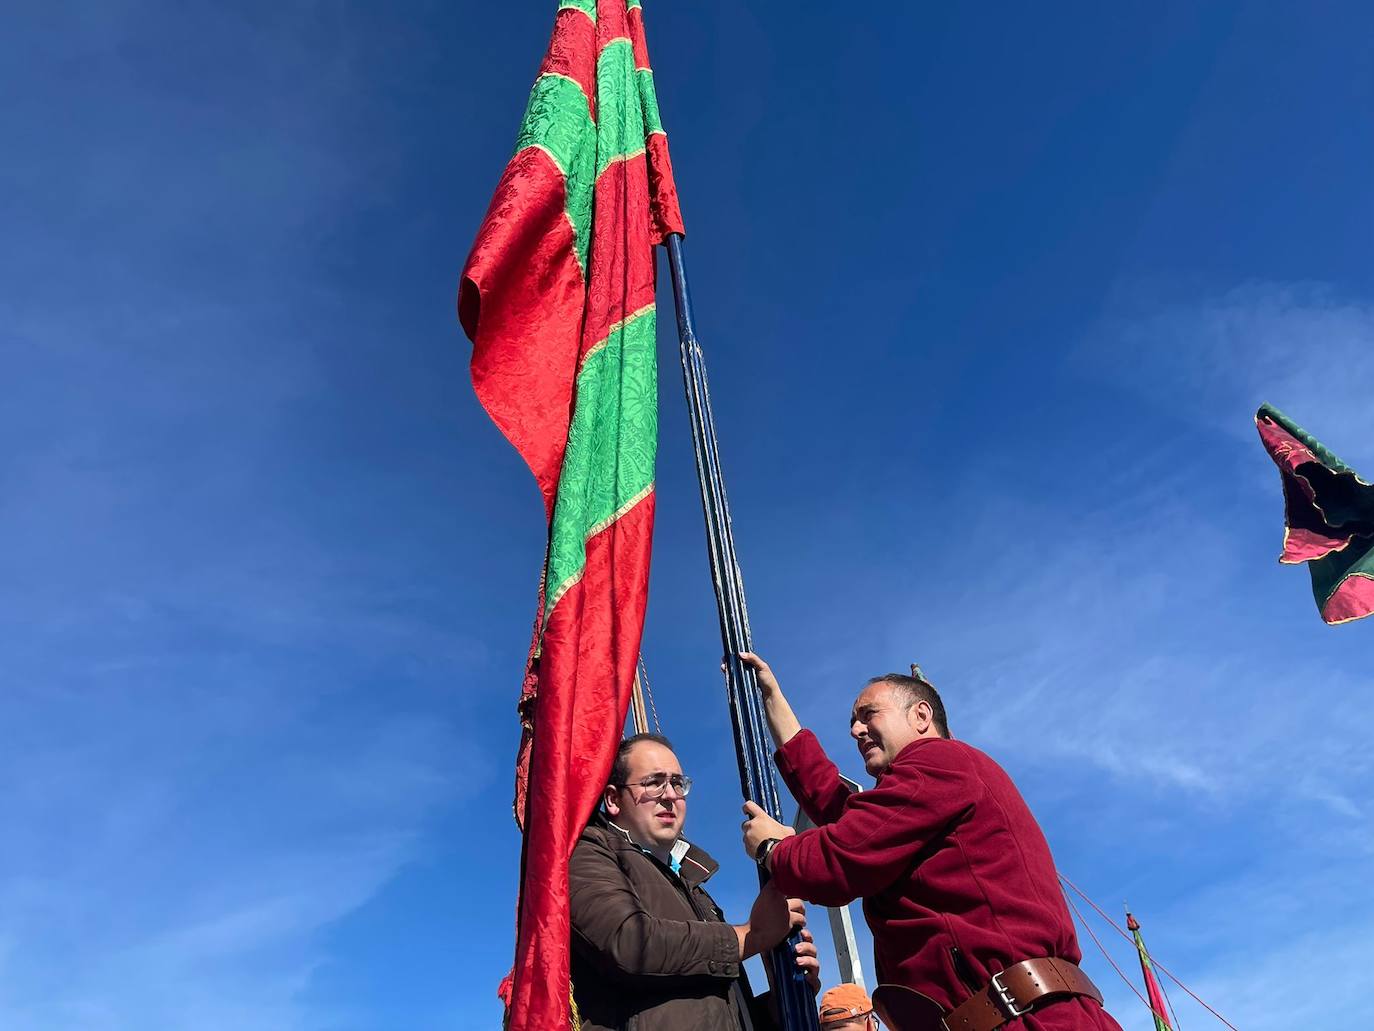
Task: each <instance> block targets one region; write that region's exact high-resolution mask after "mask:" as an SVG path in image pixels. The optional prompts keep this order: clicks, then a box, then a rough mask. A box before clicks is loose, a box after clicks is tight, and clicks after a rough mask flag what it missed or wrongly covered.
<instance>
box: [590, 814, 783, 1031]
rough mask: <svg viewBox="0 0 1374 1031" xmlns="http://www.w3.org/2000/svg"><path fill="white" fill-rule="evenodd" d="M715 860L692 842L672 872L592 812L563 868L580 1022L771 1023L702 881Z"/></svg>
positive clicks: (657, 1028) (640, 1025)
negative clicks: (569, 902)
mask: <svg viewBox="0 0 1374 1031" xmlns="http://www.w3.org/2000/svg"><path fill="white" fill-rule="evenodd" d="M717 868H718V867H717V864H716V861H715V860H714V859H712V858H711V857H710V856H708V855H707V854H706V853H705V852H703V851H702V850H701V849H699V848H697V847H696V846H695V845H693V846H689V847H688V849H687V852H686V854H685V855H684V856H682V860H681V875H680V876H679V875H677V874H674V873H672V871H671V870H670V869H669V868H668V867H667V866H665V865H663V864H662V863H660V862H659V861H658V860H657V859H655V858H654V857H653V856H651V855H649V854H648V853H646V852H644V851H643V850H642V849H640V848H639V846H637V845H635V844H634V843H633V842H631V841H630V840H629V839H628V838H627V837H626V836H625V835H624V833H623V832H622V831H620V830H618V829H617V828H615V827H612V826H610V825H608V824H607V823H606V821H605V820H604V819H603V818H602V817H601V816H600V815H598V816H596V817H595V818H593V820H592V823H591V824H590V825H589V826H588V827H587V829H586V830H584V831H583V832H582V836H581V837H580V838H579V839H578V842H577V846H576V847H575V848H574V849H573V854H572V861H571V862H570V864H569V868H568V873H569V881H570V885H569V886H570V888H571V896H572V929H573V930H572V980H573V996H574V998H575V999H576V1000H577V1008H578V1012H579V1013H580V1015H581V1017H582V1027H583V1031H741V1029H743V1031H771V1028H772V1026H773V1025H772V1022H771V1021H770V1020H769V1019H768V1017H767V1015H766V1010H765V1009H764V1008H763V1007H762V1006H761V1004H760V1001H759V1000H755V999H753V997H752V996H751V994H750V991H749V982H748V980H747V979H746V977H745V976H744V970H743V965H742V964H741V963H740V961H739V958H738V957H739V940H738V938H736V937H735V932H734V929H733V928H731V927H730V925H729V924H727V923H726V922H725V917H724V914H722V913H721V911H720V907H718V906H717V905H716V904H715V902H714V900H712V898H711V896H710V895H708V894H707V893H706V889H705V888H704V887H702V883H703V882H704V881H705V880H706V879H707V878H708V877H710V876H711V875H712V874H713V873H715V872H716V870H717ZM742 1014H743V1015H742Z"/></svg>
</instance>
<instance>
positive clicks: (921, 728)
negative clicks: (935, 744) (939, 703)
mask: <svg viewBox="0 0 1374 1031" xmlns="http://www.w3.org/2000/svg"><path fill="white" fill-rule="evenodd" d="M911 711H912V712H913V713H914V714H915V719H913V720H912V727H913V728H914V729H915V731H916V733H918V734H924V733H925V732H926V731H927V730H929V729H930V727H931V724H933V723H934V722H935V710H933V709H932V708H931V707H930V703H929V702H927V701H925V700H924V699H923V700H921V701H919V702H917V703H916V704H915V705H913V706H912V707H911Z"/></svg>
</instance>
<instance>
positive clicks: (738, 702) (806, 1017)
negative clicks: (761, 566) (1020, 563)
mask: <svg viewBox="0 0 1374 1031" xmlns="http://www.w3.org/2000/svg"><path fill="white" fill-rule="evenodd" d="M664 245H665V248H666V249H667V251H668V266H669V269H670V271H671V273H672V279H673V301H674V302H675V306H676V308H677V332H678V341H679V343H680V344H681V357H682V382H683V388H684V390H685V391H686V395H687V414H688V419H689V421H690V423H691V428H692V449H693V451H694V453H695V455H696V465H697V485H698V487H699V488H700V490H701V508H702V515H703V517H704V518H705V521H706V552H707V556H708V558H709V559H710V564H711V580H712V584H713V586H714V587H715V593H716V611H717V614H718V615H719V617H720V637H721V644H722V645H723V646H724V649H725V668H726V678H725V679H726V697H727V698H728V700H729V706H730V728H731V730H732V732H733V734H734V738H735V757H736V759H737V760H738V763H739V773H740V788H741V790H742V791H743V793H744V795H745V797H746V798H749V799H752V800H753V801H755V802H757V803H758V804H759V805H760V806H761V807H762V808H763V809H764V810H765V811H766V812H768V813H769V814H770V815H771V816H772V817H773V818H774V819H775V820H781V819H782V804H781V799H780V797H779V795H778V785H777V781H776V779H775V778H774V776H773V763H772V749H771V747H769V740H768V730H767V723H766V720H765V717H764V712H763V699H762V696H761V695H760V694H759V690H758V684H757V683H756V681H755V678H754V671H753V670H751V669H748V668H747V667H745V666H744V665H743V664H742V663H741V662H740V661H739V653H740V652H741V651H751V650H752V648H753V641H752V635H751V634H750V630H749V612H748V608H747V606H746V604H745V600H744V581H743V577H742V576H741V575H740V568H739V561H738V559H737V557H736V555H735V534H734V527H733V525H732V524H731V520H730V506H729V503H728V501H727V500H726V496H725V477H724V475H723V473H722V472H721V463H720V445H719V441H718V439H717V437H716V425H715V415H714V413H713V412H712V410H711V392H710V388H709V387H708V385H707V379H706V358H705V355H704V354H703V353H702V350H701V345H700V344H699V343H698V342H697V338H696V326H695V324H694V319H693V315H692V300H691V295H690V294H689V293H688V290H687V271H686V268H685V266H684V263H683V256H682V237H681V236H679V235H677V234H673V235H670V236H669V237H668V238H667V239H666V240H665V241H664ZM767 879H768V878H767V874H766V873H764V872H763V871H760V872H759V883H760V884H764V883H766V882H767ZM800 941H801V937H800V935H797V934H794V935H792V936H790V937H789V938H788V940H787V941H786V942H784V943H783V944H781V945H779V946H777V947H776V948H774V949H772V950H770V952H769V954H768V956H767V957H766V963H767V966H768V969H769V972H770V978H771V980H772V983H773V990H774V995H775V997H776V999H777V1003H778V1012H779V1015H780V1016H781V1018H782V1026H783V1028H784V1031H816V1029H817V1028H818V1022H817V1017H816V1003H815V1000H814V999H813V998H812V996H811V989H810V987H809V986H808V985H807V983H806V979H805V977H804V976H803V975H802V974H801V972H800V971H799V970H798V969H797V966H796V954H795V952H794V951H793V950H794V949H795V947H796V945H797V944H798V943H799V942H800Z"/></svg>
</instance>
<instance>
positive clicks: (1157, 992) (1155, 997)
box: [1126, 910, 1174, 1031]
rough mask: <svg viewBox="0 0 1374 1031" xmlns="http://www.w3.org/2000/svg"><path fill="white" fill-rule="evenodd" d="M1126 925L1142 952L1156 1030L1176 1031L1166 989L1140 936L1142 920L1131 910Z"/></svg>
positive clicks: (1142, 967) (1146, 985)
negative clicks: (1165, 996) (1170, 1021)
mask: <svg viewBox="0 0 1374 1031" xmlns="http://www.w3.org/2000/svg"><path fill="white" fill-rule="evenodd" d="M1126 927H1127V928H1128V929H1129V930H1130V932H1131V934H1132V936H1134V938H1135V948H1136V951H1137V952H1138V953H1140V972H1141V974H1142V975H1144V977H1145V995H1146V998H1147V999H1148V1000H1149V1003H1150V1013H1151V1014H1153V1016H1154V1018H1155V1031H1174V1028H1173V1027H1172V1026H1171V1025H1170V1023H1169V1010H1168V1008H1167V1007H1168V1004H1167V1003H1166V1001H1165V999H1164V991H1163V989H1161V988H1160V986H1159V980H1158V979H1157V978H1156V977H1155V968H1154V964H1153V963H1151V962H1150V953H1149V952H1148V951H1146V949H1145V939H1144V938H1142V937H1141V936H1140V921H1139V920H1137V919H1136V918H1135V917H1133V916H1132V915H1131V913H1130V911H1129V910H1128V911H1127V912H1126Z"/></svg>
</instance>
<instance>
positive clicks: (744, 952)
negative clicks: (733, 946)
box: [731, 924, 763, 961]
mask: <svg viewBox="0 0 1374 1031" xmlns="http://www.w3.org/2000/svg"><path fill="white" fill-rule="evenodd" d="M731 929H732V930H733V931H734V932H735V937H736V938H737V939H739V958H740V960H741V961H743V960H746V959H748V958H749V957H750V956H757V955H758V954H759V953H760V952H762V951H763V950H762V949H760V948H759V947H758V945H757V944H756V943H755V942H754V939H753V929H752V928H751V927H750V926H749V925H748V924H735V925H734V926H733V927H732V928H731Z"/></svg>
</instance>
